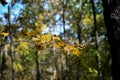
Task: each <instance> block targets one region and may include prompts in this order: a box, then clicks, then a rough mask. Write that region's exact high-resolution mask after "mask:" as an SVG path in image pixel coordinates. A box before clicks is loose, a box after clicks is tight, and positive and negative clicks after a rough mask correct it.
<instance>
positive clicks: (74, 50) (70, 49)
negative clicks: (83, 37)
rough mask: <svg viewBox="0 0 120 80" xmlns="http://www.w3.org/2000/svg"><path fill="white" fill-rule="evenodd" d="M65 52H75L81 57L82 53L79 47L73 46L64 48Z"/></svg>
mask: <svg viewBox="0 0 120 80" xmlns="http://www.w3.org/2000/svg"><path fill="white" fill-rule="evenodd" d="M64 50H65V51H67V52H70V51H71V52H73V54H75V55H77V56H79V55H80V51H79V49H78V48H77V47H74V46H73V45H66V46H65V47H64Z"/></svg>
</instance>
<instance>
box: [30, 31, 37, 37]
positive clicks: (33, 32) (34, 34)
mask: <svg viewBox="0 0 120 80" xmlns="http://www.w3.org/2000/svg"><path fill="white" fill-rule="evenodd" d="M37 34H39V33H38V32H37V31H31V32H30V35H31V36H36V35H37Z"/></svg>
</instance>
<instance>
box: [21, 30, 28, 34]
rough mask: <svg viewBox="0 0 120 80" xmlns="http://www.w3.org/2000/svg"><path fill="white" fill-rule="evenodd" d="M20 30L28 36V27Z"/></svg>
mask: <svg viewBox="0 0 120 80" xmlns="http://www.w3.org/2000/svg"><path fill="white" fill-rule="evenodd" d="M21 32H22V33H23V34H24V35H25V36H29V31H28V29H23V30H22V31H21Z"/></svg>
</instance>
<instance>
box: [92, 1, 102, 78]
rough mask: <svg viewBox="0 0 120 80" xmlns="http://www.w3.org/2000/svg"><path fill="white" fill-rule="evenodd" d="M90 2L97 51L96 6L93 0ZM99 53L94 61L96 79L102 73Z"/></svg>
mask: <svg viewBox="0 0 120 80" xmlns="http://www.w3.org/2000/svg"><path fill="white" fill-rule="evenodd" d="M91 4H92V10H93V16H94V32H95V33H94V35H95V45H96V50H97V51H98V52H99V45H98V27H97V20H96V8H95V4H94V0H91ZM99 54H100V53H98V54H97V55H96V62H97V70H98V78H97V80H101V77H102V73H101V60H100V58H99V56H98V55H99Z"/></svg>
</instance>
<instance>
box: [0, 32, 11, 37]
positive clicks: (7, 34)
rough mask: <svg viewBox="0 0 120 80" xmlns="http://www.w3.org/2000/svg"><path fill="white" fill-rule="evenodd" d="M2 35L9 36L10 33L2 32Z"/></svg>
mask: <svg viewBox="0 0 120 80" xmlns="http://www.w3.org/2000/svg"><path fill="white" fill-rule="evenodd" d="M0 35H2V36H5V37H6V36H9V33H6V32H0Z"/></svg>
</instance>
